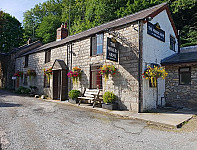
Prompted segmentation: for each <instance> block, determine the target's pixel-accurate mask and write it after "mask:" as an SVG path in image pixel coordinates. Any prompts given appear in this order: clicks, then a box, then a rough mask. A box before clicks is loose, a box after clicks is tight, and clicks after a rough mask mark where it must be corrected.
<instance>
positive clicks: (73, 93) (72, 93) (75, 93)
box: [68, 90, 80, 99]
mask: <svg viewBox="0 0 197 150" xmlns="http://www.w3.org/2000/svg"><path fill="white" fill-rule="evenodd" d="M79 94H80V91H79V90H71V91H70V92H69V93H68V96H69V97H70V98H71V99H74V98H77V97H78V96H79Z"/></svg>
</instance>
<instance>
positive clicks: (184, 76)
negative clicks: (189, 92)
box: [179, 67, 191, 85]
mask: <svg viewBox="0 0 197 150" xmlns="http://www.w3.org/2000/svg"><path fill="white" fill-rule="evenodd" d="M179 84H182V85H189V84H191V70H190V67H185V68H179Z"/></svg>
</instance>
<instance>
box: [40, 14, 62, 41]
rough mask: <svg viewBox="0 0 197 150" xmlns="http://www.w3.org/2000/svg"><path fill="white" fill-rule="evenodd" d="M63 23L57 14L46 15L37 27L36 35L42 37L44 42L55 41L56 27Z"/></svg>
mask: <svg viewBox="0 0 197 150" xmlns="http://www.w3.org/2000/svg"><path fill="white" fill-rule="evenodd" d="M60 25H61V20H60V18H57V17H56V16H55V15H49V16H45V17H43V19H42V23H40V24H39V25H38V27H37V29H36V37H38V38H39V39H41V40H42V41H43V43H48V42H52V41H55V38H56V29H57V28H59V27H60Z"/></svg>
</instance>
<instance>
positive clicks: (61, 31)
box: [56, 23, 68, 41]
mask: <svg viewBox="0 0 197 150" xmlns="http://www.w3.org/2000/svg"><path fill="white" fill-rule="evenodd" d="M67 36H68V29H67V23H65V25H64V24H63V23H62V25H61V27H60V28H58V29H57V38H56V41H60V40H62V39H64V38H66V37H67Z"/></svg>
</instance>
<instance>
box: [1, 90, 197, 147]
mask: <svg viewBox="0 0 197 150" xmlns="http://www.w3.org/2000/svg"><path fill="white" fill-rule="evenodd" d="M191 122H192V121H191ZM189 125H190V123H188V125H186V129H187V126H189ZM192 125H197V124H196V122H195V120H194V121H193V124H192ZM0 143H1V146H0V147H1V148H0V149H3V150H6V149H7V150H135V149H137V150H138V149H139V150H143V149H144V150H156V149H158V150H169V149H174V150H196V149H197V130H196V128H192V129H190V130H184V128H183V129H179V130H178V129H177V130H167V129H163V128H162V129H161V128H158V127H153V126H149V125H147V124H146V123H145V122H142V121H138V120H127V119H123V118H117V117H114V116H110V115H107V114H102V113H98V112H93V111H90V110H86V109H82V108H79V107H73V106H69V105H61V104H57V103H52V102H46V101H43V100H39V99H35V98H31V97H22V96H17V95H14V94H11V93H9V92H6V91H2V90H0Z"/></svg>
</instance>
